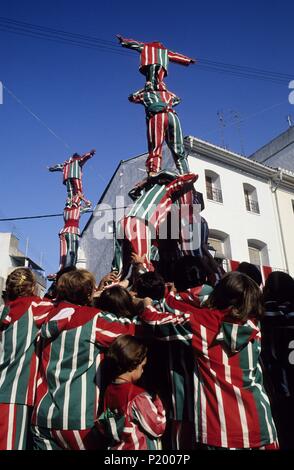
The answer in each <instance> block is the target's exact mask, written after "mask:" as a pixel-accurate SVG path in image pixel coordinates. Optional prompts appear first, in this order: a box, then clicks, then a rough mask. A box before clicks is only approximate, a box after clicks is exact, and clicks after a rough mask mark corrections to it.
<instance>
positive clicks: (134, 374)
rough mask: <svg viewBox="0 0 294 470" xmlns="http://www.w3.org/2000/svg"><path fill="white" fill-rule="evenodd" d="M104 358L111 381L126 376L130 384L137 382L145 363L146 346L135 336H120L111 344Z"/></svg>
mask: <svg viewBox="0 0 294 470" xmlns="http://www.w3.org/2000/svg"><path fill="white" fill-rule="evenodd" d="M106 358H107V367H108V368H109V370H111V376H112V379H117V378H118V377H120V376H123V375H126V376H127V378H128V380H129V381H130V382H137V381H138V380H139V379H140V377H141V376H142V374H143V371H144V366H145V364H146V362H147V346H146V345H145V344H144V343H143V342H142V341H141V340H140V339H139V338H136V337H135V336H131V335H121V336H119V337H118V338H117V339H116V340H115V341H114V342H113V343H112V344H111V346H110V348H109V350H108V352H107V357H106Z"/></svg>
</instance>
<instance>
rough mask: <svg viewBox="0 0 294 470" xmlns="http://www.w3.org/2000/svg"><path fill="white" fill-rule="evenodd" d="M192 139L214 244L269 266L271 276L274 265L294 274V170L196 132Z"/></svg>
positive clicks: (226, 253)
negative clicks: (253, 157)
mask: <svg viewBox="0 0 294 470" xmlns="http://www.w3.org/2000/svg"><path fill="white" fill-rule="evenodd" d="M186 141H188V142H189V146H188V147H187V150H188V152H189V163H190V169H191V171H192V172H195V173H198V175H199V178H198V181H197V189H198V191H201V192H202V193H203V196H204V199H205V210H204V211H203V213H202V214H203V216H204V217H205V218H206V219H207V221H208V224H209V229H210V233H209V237H210V244H212V245H213V246H214V248H215V249H216V250H217V252H220V255H222V256H223V257H224V258H225V259H227V260H233V261H236V262H241V261H248V262H252V263H253V264H257V265H259V266H260V267H261V268H262V267H263V266H264V267H265V268H264V270H263V269H261V270H262V271H264V273H263V274H264V275H265V277H266V275H267V273H268V272H269V271H270V269H272V270H282V271H287V272H289V273H290V274H292V275H293V274H294V256H293V254H294V251H293V246H292V245H293V243H292V244H291V243H290V240H291V238H292V240H293V235H294V234H293V208H292V207H291V205H292V203H291V201H292V200H293V199H294V174H292V173H290V172H286V171H284V172H282V176H281V171H280V170H276V169H274V168H271V167H267V166H265V165H262V164H260V163H258V162H255V161H252V160H249V159H247V158H245V157H242V156H240V155H238V154H235V153H233V152H230V151H228V150H225V149H223V148H220V147H217V146H214V145H212V144H209V143H208V142H204V141H201V140H200V139H196V138H194V137H189V138H188V139H186ZM293 207H294V206H293ZM233 266H234V263H233ZM268 268H270V269H268Z"/></svg>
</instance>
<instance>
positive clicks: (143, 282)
mask: <svg viewBox="0 0 294 470" xmlns="http://www.w3.org/2000/svg"><path fill="white" fill-rule="evenodd" d="M134 290H135V291H136V292H137V295H138V297H140V298H141V299H144V298H145V297H150V298H151V299H153V300H160V299H162V298H163V297H164V292H165V283H164V279H163V277H162V276H161V275H160V274H159V273H157V272H148V273H144V274H141V276H140V277H139V278H138V279H137V281H136V282H135V285H134Z"/></svg>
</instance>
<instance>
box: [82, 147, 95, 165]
mask: <svg viewBox="0 0 294 470" xmlns="http://www.w3.org/2000/svg"><path fill="white" fill-rule="evenodd" d="M95 153H96V150H95V149H93V150H91V151H90V152H87V153H85V154H84V155H83V156H82V157H81V158H80V160H79V165H80V166H83V165H84V164H85V163H86V162H87V161H88V160H89V159H90V158H92V157H93V156H94V155H95Z"/></svg>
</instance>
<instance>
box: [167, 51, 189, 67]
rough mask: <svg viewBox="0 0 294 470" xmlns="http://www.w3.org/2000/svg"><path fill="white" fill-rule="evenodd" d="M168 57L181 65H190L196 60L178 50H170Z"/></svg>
mask: <svg viewBox="0 0 294 470" xmlns="http://www.w3.org/2000/svg"><path fill="white" fill-rule="evenodd" d="M168 58H169V60H170V61H171V62H176V63H177V64H181V65H190V64H191V63H192V62H195V61H194V59H191V58H190V57H187V56H186V55H183V54H179V53H178V52H172V51H168Z"/></svg>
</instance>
